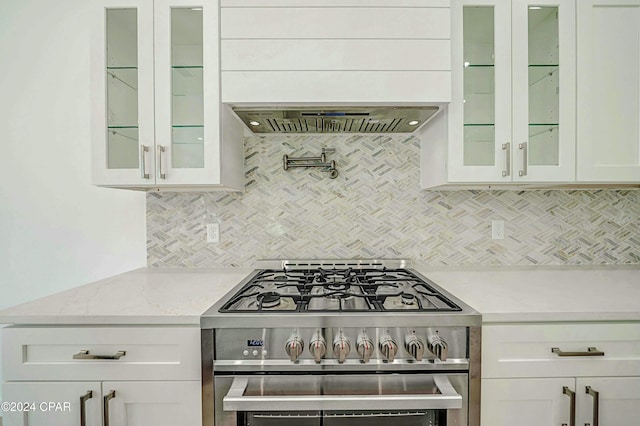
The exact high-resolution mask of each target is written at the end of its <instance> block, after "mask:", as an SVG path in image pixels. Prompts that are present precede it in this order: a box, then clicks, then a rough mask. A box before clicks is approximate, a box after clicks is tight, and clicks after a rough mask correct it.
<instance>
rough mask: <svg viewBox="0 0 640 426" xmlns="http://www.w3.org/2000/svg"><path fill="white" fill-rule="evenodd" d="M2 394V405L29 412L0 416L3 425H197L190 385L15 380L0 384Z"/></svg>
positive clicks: (194, 388)
mask: <svg viewBox="0 0 640 426" xmlns="http://www.w3.org/2000/svg"><path fill="white" fill-rule="evenodd" d="M2 391H3V398H4V400H5V401H12V402H13V401H16V402H20V403H27V404H30V403H31V402H33V403H34V404H33V405H32V406H31V408H33V410H32V409H31V408H29V411H19V410H16V411H8V412H5V418H4V423H3V424H4V425H6V426H42V425H47V426H85V425H86V426H101V425H104V426H109V425H127V426H148V425H155V426H175V425H189V426H199V425H200V424H201V421H202V418H201V415H200V413H201V411H200V410H201V408H200V383H199V382H195V381H194V382H180V381H174V382H103V383H100V382H18V383H5V384H4V385H3V388H2ZM81 406H82V407H81ZM103 409H105V410H107V411H103ZM107 418H108V420H106V419H107Z"/></svg>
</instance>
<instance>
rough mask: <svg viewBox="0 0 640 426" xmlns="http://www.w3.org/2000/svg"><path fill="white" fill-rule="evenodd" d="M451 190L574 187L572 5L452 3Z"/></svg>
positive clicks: (569, 0) (568, 0) (491, 0)
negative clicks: (467, 186)
mask: <svg viewBox="0 0 640 426" xmlns="http://www.w3.org/2000/svg"><path fill="white" fill-rule="evenodd" d="M452 15H453V27H452V46H453V47H452V49H453V58H452V67H453V68H452V70H453V71H452V81H453V101H452V103H451V105H450V106H449V111H450V120H449V171H448V173H449V180H450V182H452V183H456V182H460V183H462V182H466V183H480V182H486V183H511V182H520V181H522V182H524V181H534V182H567V181H572V180H575V164H574V162H575V53H574V52H575V4H574V2H573V0H551V1H547V2H544V3H541V4H537V3H532V2H531V1H524V0H513V1H511V2H508V1H506V2H505V1H495V0H488V1H487V0H485V1H482V0H454V1H453V2H452Z"/></svg>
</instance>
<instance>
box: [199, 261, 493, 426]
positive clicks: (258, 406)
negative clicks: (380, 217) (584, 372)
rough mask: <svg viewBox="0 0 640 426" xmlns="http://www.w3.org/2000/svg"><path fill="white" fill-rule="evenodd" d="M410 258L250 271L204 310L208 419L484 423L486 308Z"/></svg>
mask: <svg viewBox="0 0 640 426" xmlns="http://www.w3.org/2000/svg"><path fill="white" fill-rule="evenodd" d="M409 267H410V265H409V264H408V262H407V261H402V260H394V261H389V260H385V261H377V260H367V261H363V260H354V261H336V260H333V261H318V260H314V261H281V262H278V263H277V264H273V265H269V267H268V268H266V269H259V270H256V271H254V272H253V273H252V274H251V275H250V276H249V277H247V278H246V279H245V280H244V281H243V282H241V283H240V284H239V285H238V286H237V287H235V288H234V289H233V290H232V291H230V292H229V293H228V294H227V295H226V296H225V297H223V298H222V299H221V300H220V301H219V302H218V303H216V304H215V305H214V306H212V307H211V308H210V309H209V310H208V311H207V312H205V313H204V314H203V316H202V318H201V327H202V386H203V393H202V406H203V426H223V425H224V426H232V425H233V426H238V425H243V426H245V425H251V426H274V425H278V426H288V425H295V426H307V425H309V426H312V425H313V426H320V425H323V426H342V425H356V426H357V425H368V426H369V425H387V424H390V423H394V424H396V425H397V426H403V425H416V426H417V425H420V426H425V425H430V426H443V425H447V426H450V425H460V426H479V424H480V325H481V317H480V315H479V314H478V313H477V312H476V311H474V310H473V309H472V308H470V307H469V306H467V305H465V304H464V303H463V302H461V301H460V300H458V299H456V298H455V297H454V296H452V295H451V294H448V293H447V292H446V291H444V290H443V289H441V288H439V287H438V286H437V285H436V284H435V283H433V282H431V281H430V280H429V279H427V278H426V277H424V276H422V275H420V274H418V273H417V272H415V271H414V270H412V269H410V268H409Z"/></svg>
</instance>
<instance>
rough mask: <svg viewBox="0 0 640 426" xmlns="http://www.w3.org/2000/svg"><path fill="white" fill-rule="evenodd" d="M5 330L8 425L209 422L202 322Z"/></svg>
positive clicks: (165, 425) (194, 424) (171, 425)
mask: <svg viewBox="0 0 640 426" xmlns="http://www.w3.org/2000/svg"><path fill="white" fill-rule="evenodd" d="M1 332H2V357H1V359H2V370H3V376H4V380H5V382H4V383H3V385H2V391H3V399H4V402H5V403H7V402H8V403H9V404H10V406H9V408H10V409H9V410H4V418H3V421H4V426H7V425H9V426H45V425H46V426H58V425H59V426H125V425H126V426H148V425H154V426H175V425H180V426H201V423H202V408H201V398H200V394H201V382H200V328H199V327H183V326H180V327H170V326H165V327H7V328H4V329H2V330H1ZM11 404H13V405H11ZM12 407H14V409H13V410H11V408H12ZM3 408H4V407H3Z"/></svg>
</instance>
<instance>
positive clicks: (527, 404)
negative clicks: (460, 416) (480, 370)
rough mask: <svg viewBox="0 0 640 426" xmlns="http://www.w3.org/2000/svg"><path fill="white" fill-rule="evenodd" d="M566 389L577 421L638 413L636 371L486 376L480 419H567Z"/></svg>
mask: <svg viewBox="0 0 640 426" xmlns="http://www.w3.org/2000/svg"><path fill="white" fill-rule="evenodd" d="M565 388H566V389H567V391H566V392H567V393H563V390H564V389H565ZM589 390H590V391H591V393H589ZM569 391H570V392H574V393H575V401H576V402H575V419H576V424H577V425H587V424H588V425H593V426H595V425H598V424H599V425H603V426H629V425H633V424H636V423H635V422H637V421H638V419H640V377H588V378H587V377H584V378H578V379H576V378H544V379H542V378H541V379H484V380H483V381H482V424H483V425H494V426H499V425H514V424H517V425H519V426H547V425H548V426H555V425H562V424H567V425H568V424H571V423H570V419H571V415H572V411H571V410H572V407H571V396H570V395H571V394H570V392H569ZM596 392H597V393H596ZM596 407H597V409H596Z"/></svg>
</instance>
